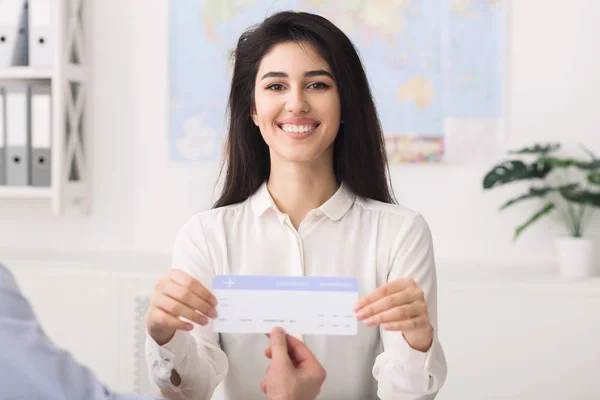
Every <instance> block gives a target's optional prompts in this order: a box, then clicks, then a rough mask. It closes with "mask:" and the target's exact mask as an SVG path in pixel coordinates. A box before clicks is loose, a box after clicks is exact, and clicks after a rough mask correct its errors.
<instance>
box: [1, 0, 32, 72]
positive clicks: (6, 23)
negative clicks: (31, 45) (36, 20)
mask: <svg viewBox="0 0 600 400" xmlns="http://www.w3.org/2000/svg"><path fill="white" fill-rule="evenodd" d="M27 7H28V4H27V0H1V1H0V68H2V67H12V66H23V65H27V64H28V59H29V54H28V53H29V52H28V40H27V36H28V35H27V31H28V26H27V25H28V24H27Z"/></svg>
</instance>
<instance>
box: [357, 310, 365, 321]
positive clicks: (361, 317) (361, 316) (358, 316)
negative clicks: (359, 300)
mask: <svg viewBox="0 0 600 400" xmlns="http://www.w3.org/2000/svg"><path fill="white" fill-rule="evenodd" d="M364 317H365V312H364V311H359V312H357V313H356V318H358V319H359V320H361V319H363V318H364Z"/></svg>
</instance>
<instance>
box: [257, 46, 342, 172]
mask: <svg viewBox="0 0 600 400" xmlns="http://www.w3.org/2000/svg"><path fill="white" fill-rule="evenodd" d="M254 101H255V111H254V114H253V115H252V119H253V120H254V123H255V124H256V125H257V126H258V127H259V128H260V132H261V134H262V137H263V139H264V140H265V142H266V143H267V145H268V146H269V149H270V152H271V161H272V162H280V161H291V162H314V161H318V160H319V159H321V158H323V157H329V158H330V159H331V158H332V155H333V142H334V140H335V137H336V135H337V132H338V130H339V127H340V114H341V105H340V98H339V94H338V89H337V86H336V83H335V81H334V79H333V76H332V73H331V69H330V68H329V65H327V63H326V62H325V61H324V60H323V59H322V58H321V56H319V54H318V53H317V52H316V51H315V50H314V48H313V46H311V45H310V44H298V43H295V42H288V43H281V44H278V45H276V46H275V47H273V49H272V50H271V51H270V52H269V53H267V54H266V55H265V56H264V57H263V59H262V60H261V62H260V65H259V68H258V73H257V75H256V82H255V95H254ZM321 161H324V160H321Z"/></svg>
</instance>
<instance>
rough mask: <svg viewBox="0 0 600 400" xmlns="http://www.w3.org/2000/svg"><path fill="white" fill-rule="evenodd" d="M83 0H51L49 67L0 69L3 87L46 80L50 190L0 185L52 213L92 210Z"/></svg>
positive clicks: (0, 191) (0, 192)
mask: <svg viewBox="0 0 600 400" xmlns="http://www.w3.org/2000/svg"><path fill="white" fill-rule="evenodd" d="M85 3H87V1H86V0H52V1H51V4H52V18H53V25H52V29H53V32H52V35H53V61H52V67H50V68H35V67H27V66H20V67H8V68H0V86H2V85H3V84H6V83H14V82H17V83H30V82H36V81H46V82H49V83H50V87H51V93H52V150H51V169H52V170H51V186H50V187H32V186H0V206H1V204H2V203H1V202H2V201H3V200H4V199H18V200H20V201H27V200H28V199H46V200H48V202H49V204H50V206H51V208H52V211H53V212H54V213H55V214H62V213H64V212H65V211H66V210H67V209H69V210H70V209H77V210H79V211H80V212H81V213H83V214H87V213H89V211H90V191H89V187H90V186H89V174H88V168H87V162H86V161H87V157H86V154H87V152H86V149H85V147H84V142H85V137H86V135H85V130H86V129H85V127H86V125H85V124H84V109H85V104H86V99H87V95H88V93H87V88H88V76H87V71H88V69H87V65H88V63H87V58H88V57H87V54H86V51H85V50H86V49H85V43H86V42H85V37H84V22H85V21H86V20H87V19H86V17H85Z"/></svg>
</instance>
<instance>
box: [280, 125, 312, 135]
mask: <svg viewBox="0 0 600 400" xmlns="http://www.w3.org/2000/svg"><path fill="white" fill-rule="evenodd" d="M316 127H317V125H316V124H313V125H291V124H283V125H281V129H282V130H284V131H286V132H292V133H304V132H310V131H312V130H313V129H315V128H316Z"/></svg>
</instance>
